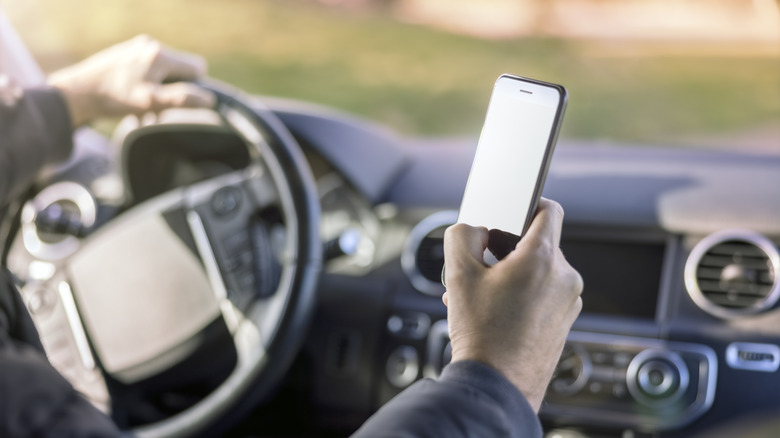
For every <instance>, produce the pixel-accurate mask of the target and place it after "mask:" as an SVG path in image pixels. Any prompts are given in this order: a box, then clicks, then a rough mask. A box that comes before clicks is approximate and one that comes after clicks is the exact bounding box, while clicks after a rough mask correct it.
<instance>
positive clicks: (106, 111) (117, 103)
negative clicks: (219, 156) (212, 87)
mask: <svg viewBox="0 0 780 438" xmlns="http://www.w3.org/2000/svg"><path fill="white" fill-rule="evenodd" d="M205 73H206V62H205V60H204V59H203V58H201V57H199V56H196V55H192V54H188V53H181V52H175V51H173V50H171V49H170V48H167V47H165V46H163V45H161V44H160V43H159V42H157V41H155V40H153V39H151V38H149V37H147V36H138V37H135V38H133V39H131V40H129V41H125V42H123V43H121V44H117V45H115V46H113V47H110V48H108V49H106V50H103V51H101V52H99V53H97V54H95V55H93V56H91V57H89V58H87V59H85V60H84V61H82V62H80V63H78V64H75V65H73V66H71V67H67V68H65V69H62V70H59V71H57V72H55V73H53V74H52V75H50V76H49V84H48V86H46V87H39V88H35V89H27V90H23V89H21V88H19V87H16V86H15V85H14V84H13V83H12V81H11V79H9V78H8V77H6V76H3V75H0V206H2V205H6V204H7V203H8V201H9V200H10V199H12V198H13V197H14V196H17V195H19V194H20V192H21V191H23V190H24V188H26V187H28V186H29V185H30V183H31V182H32V181H33V180H34V178H35V177H36V175H37V174H38V172H39V171H40V170H41V168H42V167H43V166H44V165H46V164H50V163H55V162H57V161H62V160H64V159H66V158H67V157H68V156H69V155H70V152H71V148H72V135H73V132H72V130H73V128H76V127H79V126H82V125H84V124H86V123H89V122H90V121H92V120H94V119H96V118H99V117H120V116H124V115H127V114H143V113H146V112H149V111H155V112H156V111H160V110H163V109H166V108H171V107H209V106H212V105H213V104H214V96H213V95H212V94H211V93H210V92H208V91H205V90H203V89H202V88H200V87H197V86H195V85H194V84H190V83H182V82H178V83H164V82H166V81H171V80H191V79H196V78H198V77H201V76H203V75H205Z"/></svg>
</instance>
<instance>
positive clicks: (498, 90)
mask: <svg viewBox="0 0 780 438" xmlns="http://www.w3.org/2000/svg"><path fill="white" fill-rule="evenodd" d="M564 101H565V100H564V99H562V96H561V91H560V90H559V89H557V88H555V87H552V86H546V85H543V84H539V83H536V82H526V81H524V80H522V79H521V78H516V77H511V76H501V77H500V78H499V79H498V80H497V81H496V84H495V87H494V88H493V94H492V96H491V98H490V104H489V106H488V111H487V116H486V117H485V124H484V126H483V128H482V134H481V135H480V138H479V144H478V146H477V151H476V155H475V156H474V162H473V164H472V167H471V173H470V174H469V179H468V183H467V185H466V191H465V192H464V194H463V201H462V203H461V207H460V213H459V215H458V222H461V223H466V224H469V225H472V226H483V227H487V228H488V229H498V230H501V231H505V232H510V233H512V234H515V235H517V236H522V235H523V232H524V228H525V224H526V221H527V219H528V218H527V216H528V214H529V209H530V208H531V207H532V205H533V204H535V202H534V197H535V196H536V195H537V194H536V191H537V184H538V183H539V184H542V183H543V181H541V182H540V175H542V174H543V172H545V170H546V165H547V160H548V157H547V154H548V153H551V152H552V151H551V150H550V151H548V146H549V147H550V149H551V148H552V146H553V144H552V142H553V140H554V136H555V133H556V130H557V123H556V115H558V107H559V105H561V104H562V103H563V102H564ZM561 114H562V109H561ZM538 189H539V190H541V187H539V188H538ZM531 213H532V212H531Z"/></svg>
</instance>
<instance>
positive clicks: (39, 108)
mask: <svg viewBox="0 0 780 438" xmlns="http://www.w3.org/2000/svg"><path fill="white" fill-rule="evenodd" d="M72 137H73V130H72V127H71V120H70V114H69V113H68V109H67V106H66V104H65V100H64V98H63V97H62V94H61V93H60V92H59V91H57V90H55V89H53V88H40V89H29V90H25V91H22V90H19V89H18V88H14V87H13V86H12V85H9V84H7V83H3V84H2V85H0V205H5V204H6V203H8V201H9V200H11V199H12V198H13V197H14V196H16V195H19V194H20V193H21V192H22V191H23V190H24V189H25V188H26V187H27V186H28V185H29V184H30V183H31V182H32V181H33V180H34V179H35V177H36V176H37V174H38V171H40V170H41V168H43V166H44V165H46V164H49V163H54V162H56V161H61V160H64V159H65V158H67V157H68V156H69V155H70V152H71V150H72V148H73V139H72Z"/></svg>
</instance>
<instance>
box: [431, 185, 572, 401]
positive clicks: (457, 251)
mask: <svg viewBox="0 0 780 438" xmlns="http://www.w3.org/2000/svg"><path fill="white" fill-rule="evenodd" d="M562 220H563V209H562V208H561V206H560V205H559V204H557V203H555V202H553V201H549V200H547V199H542V200H541V201H540V204H539V209H538V210H537V213H536V217H535V218H534V220H533V222H532V224H531V227H530V228H529V229H528V232H527V234H526V235H525V236H524V237H523V238H522V240H520V242H519V243H518V244H517V247H516V248H515V250H514V251H512V252H511V253H509V255H508V256H506V257H505V258H504V259H502V260H501V261H500V262H498V263H497V264H496V265H494V266H492V267H488V266H486V265H485V263H484V262H483V252H484V251H485V247H486V245H487V240H488V231H487V230H486V229H485V228H474V227H470V226H468V225H464V224H457V225H453V226H452V227H450V228H449V229H448V230H447V232H446V233H445V236H444V252H445V260H446V263H447V270H446V272H445V275H446V283H447V292H446V293H445V294H444V297H443V300H444V304H446V305H447V312H448V315H447V318H448V320H449V330H450V338H451V341H452V360H453V362H454V361H458V360H476V361H479V362H483V363H485V364H487V365H490V366H492V367H493V368H495V369H496V370H498V371H499V372H501V373H502V374H503V375H504V376H505V377H507V378H508V379H509V380H510V381H511V382H512V383H513V384H514V385H515V386H516V387H517V388H518V389H519V390H520V391H521V392H522V393H523V395H525V397H526V398H527V399H528V401H529V403H530V404H531V406H532V407H533V408H534V410H535V411H537V412H538V411H539V407H540V406H541V403H542V399H543V398H544V394H545V391H546V389H547V385H548V384H549V382H550V379H551V378H552V374H553V371H554V369H555V365H556V364H557V362H558V359H559V358H560V355H561V351H562V349H563V345H564V342H565V341H566V336H567V334H568V333H569V329H570V328H571V325H572V324H573V323H574V320H575V319H576V318H577V315H578V314H579V312H580V310H581V309H582V300H581V298H580V293H581V292H582V287H583V284H582V278H581V277H580V275H579V274H578V273H577V271H575V270H574V269H573V268H572V267H571V266H570V265H569V263H568V262H567V261H566V260H565V259H564V257H563V254H562V253H561V250H560V249H559V244H560V239H561V224H562Z"/></svg>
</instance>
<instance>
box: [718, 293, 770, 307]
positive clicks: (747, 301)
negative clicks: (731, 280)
mask: <svg viewBox="0 0 780 438" xmlns="http://www.w3.org/2000/svg"><path fill="white" fill-rule="evenodd" d="M704 296H705V297H707V299H708V300H710V301H711V302H712V303H714V304H717V305H719V306H721V307H728V308H731V309H744V308H746V307H750V306H752V305H754V304H756V303H757V302H759V301H761V298H754V297H746V296H744V295H737V296H736V297H735V298H730V297H729V296H728V295H719V294H705V295H704Z"/></svg>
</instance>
